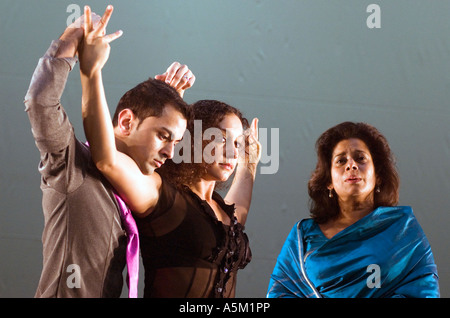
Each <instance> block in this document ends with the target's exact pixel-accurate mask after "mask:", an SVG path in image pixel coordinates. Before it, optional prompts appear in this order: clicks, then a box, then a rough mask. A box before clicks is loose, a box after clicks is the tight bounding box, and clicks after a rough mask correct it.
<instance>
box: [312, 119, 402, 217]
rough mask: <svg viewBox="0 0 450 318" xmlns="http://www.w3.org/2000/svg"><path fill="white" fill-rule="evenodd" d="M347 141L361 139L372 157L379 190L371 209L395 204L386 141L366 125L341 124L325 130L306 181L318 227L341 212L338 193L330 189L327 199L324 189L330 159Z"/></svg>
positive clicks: (395, 190)
mask: <svg viewBox="0 0 450 318" xmlns="http://www.w3.org/2000/svg"><path fill="white" fill-rule="evenodd" d="M350 138H357V139H360V140H362V141H363V142H364V143H365V144H366V145H367V147H368V148H369V151H370V154H371V156H372V159H373V163H374V166H375V175H376V177H377V186H378V187H379V189H380V192H374V207H375V208H376V207H379V206H395V205H397V203H398V198H399V185H400V179H399V175H398V172H397V169H396V166H395V159H394V156H393V154H392V152H391V149H390V147H389V144H388V142H387V140H386V138H385V137H384V136H383V135H382V134H381V133H380V132H379V131H378V130H377V129H376V128H375V127H373V126H371V125H369V124H366V123H353V122H343V123H341V124H338V125H336V126H334V127H332V128H330V129H328V130H327V131H325V132H324V133H323V134H322V135H321V136H320V137H319V139H318V140H317V142H316V151H317V159H318V161H317V165H316V169H315V170H314V171H313V173H312V175H311V178H310V180H309V182H308V194H309V196H310V213H311V217H312V218H313V219H314V220H315V221H316V222H317V223H319V224H320V223H325V222H327V221H328V220H331V219H333V218H335V217H337V216H338V214H339V212H340V209H339V204H338V198H337V194H336V193H335V192H334V190H332V191H333V194H334V195H333V197H332V198H330V197H329V190H328V188H327V187H328V186H329V185H330V184H331V159H332V158H331V156H332V153H333V150H334V148H335V147H336V145H337V144H338V143H339V142H340V141H342V140H345V139H350Z"/></svg>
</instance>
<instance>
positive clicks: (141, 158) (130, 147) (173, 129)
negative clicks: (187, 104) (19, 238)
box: [126, 106, 187, 175]
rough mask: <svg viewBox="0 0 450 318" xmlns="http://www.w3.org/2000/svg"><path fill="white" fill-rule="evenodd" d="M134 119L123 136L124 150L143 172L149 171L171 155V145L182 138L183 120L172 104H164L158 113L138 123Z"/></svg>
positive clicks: (172, 148) (184, 121)
mask: <svg viewBox="0 0 450 318" xmlns="http://www.w3.org/2000/svg"><path fill="white" fill-rule="evenodd" d="M135 121H136V124H134V126H135V127H134V128H131V131H130V134H129V136H128V137H127V139H126V144H127V154H128V155H129V156H130V157H131V158H133V160H134V161H135V162H136V164H137V165H138V167H139V169H140V170H141V171H142V173H143V174H146V175H149V174H152V173H153V172H154V171H155V169H157V168H159V167H160V166H161V165H163V164H164V162H165V161H166V159H168V158H169V159H171V158H172V157H173V154H174V146H175V145H176V144H177V143H178V142H179V141H180V140H181V139H182V138H183V134H184V131H185V130H186V123H187V122H186V119H185V118H184V117H183V115H182V114H181V113H180V112H179V111H177V110H176V109H175V108H174V107H172V106H166V107H165V108H164V110H163V113H162V115H161V117H154V116H150V117H147V118H146V119H144V120H143V121H142V122H140V124H139V125H137V123H138V120H137V119H135Z"/></svg>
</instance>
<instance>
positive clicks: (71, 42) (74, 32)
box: [55, 28, 84, 58]
mask: <svg viewBox="0 0 450 318" xmlns="http://www.w3.org/2000/svg"><path fill="white" fill-rule="evenodd" d="M83 34H84V31H83V29H81V28H67V29H66V30H65V31H64V33H63V34H62V35H61V36H60V37H59V41H60V45H59V48H58V51H57V52H56V54H55V57H57V58H73V57H75V55H76V54H77V51H78V47H79V45H80V43H81V40H82V39H83Z"/></svg>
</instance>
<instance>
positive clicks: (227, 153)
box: [204, 114, 244, 181]
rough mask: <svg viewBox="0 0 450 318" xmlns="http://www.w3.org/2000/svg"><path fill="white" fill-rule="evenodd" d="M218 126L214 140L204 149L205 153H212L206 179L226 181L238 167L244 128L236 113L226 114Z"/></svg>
mask: <svg viewBox="0 0 450 318" xmlns="http://www.w3.org/2000/svg"><path fill="white" fill-rule="evenodd" d="M217 128H218V129H217ZM217 128H216V129H215V131H216V132H217V136H216V138H215V139H214V142H211V143H210V144H209V145H207V146H206V147H205V149H204V155H205V153H209V154H211V159H210V161H209V162H210V164H208V165H207V168H206V172H207V175H206V176H205V177H204V179H207V180H212V181H226V180H228V178H229V177H230V175H231V174H232V173H233V171H234V169H235V168H236V165H237V162H238V154H239V152H240V151H242V149H243V148H242V147H243V146H244V145H243V132H244V130H243V127H242V123H241V120H240V119H239V117H237V116H236V115H234V114H230V115H226V116H225V117H224V118H223V120H222V121H221V122H220V123H219V125H218V127H217ZM208 147H209V149H207V148H208Z"/></svg>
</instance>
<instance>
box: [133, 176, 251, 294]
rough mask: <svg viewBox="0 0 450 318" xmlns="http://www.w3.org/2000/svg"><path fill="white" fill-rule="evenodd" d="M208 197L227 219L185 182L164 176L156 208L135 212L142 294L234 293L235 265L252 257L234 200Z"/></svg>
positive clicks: (218, 196) (240, 265)
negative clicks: (137, 214)
mask: <svg viewBox="0 0 450 318" xmlns="http://www.w3.org/2000/svg"><path fill="white" fill-rule="evenodd" d="M213 199H214V200H215V201H216V202H217V203H218V204H219V205H220V206H221V208H222V209H223V210H224V211H225V212H226V213H227V214H228V216H229V217H230V220H231V222H230V225H225V224H223V223H222V222H220V221H219V220H218V219H217V218H216V216H215V214H214V211H213V210H212V208H211V207H210V206H209V204H208V203H207V202H206V201H204V200H201V199H200V198H199V197H198V196H197V195H196V194H195V193H193V192H192V191H191V190H190V189H189V188H188V187H185V188H184V189H183V190H178V189H176V188H175V187H173V186H172V185H170V184H169V183H168V182H165V181H164V180H163V184H162V189H161V195H160V200H159V202H160V203H158V206H157V207H156V209H155V210H154V211H153V212H152V213H151V214H150V215H149V216H147V217H145V218H136V223H137V226H138V228H139V237H140V244H141V255H142V259H143V264H144V270H145V287H144V297H164V298H172V297H176V298H205V297H216V298H221V297H224V298H228V297H234V296H235V288H236V274H237V271H238V269H242V268H244V267H245V266H246V265H247V264H248V262H250V260H251V251H250V248H249V242H248V238H247V235H246V234H245V233H244V232H243V230H244V227H243V226H242V225H241V224H240V223H238V222H237V219H236V217H235V215H234V205H227V204H226V203H225V202H224V200H223V199H222V197H221V196H220V195H219V194H218V193H217V192H214V194H213Z"/></svg>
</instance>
